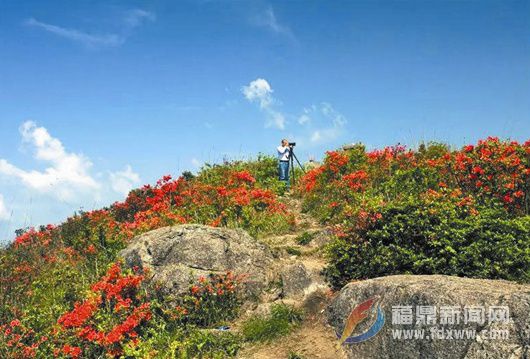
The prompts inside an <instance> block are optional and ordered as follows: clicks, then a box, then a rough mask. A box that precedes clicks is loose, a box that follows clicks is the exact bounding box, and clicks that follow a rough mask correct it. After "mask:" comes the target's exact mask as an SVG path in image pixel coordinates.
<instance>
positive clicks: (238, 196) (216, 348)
mask: <svg viewBox="0 0 530 359" xmlns="http://www.w3.org/2000/svg"><path fill="white" fill-rule="evenodd" d="M276 166H277V163H276V160H275V159H273V158H270V157H263V156H260V157H258V158H257V159H255V160H252V161H246V162H231V163H225V164H221V165H213V166H205V167H203V168H202V169H201V171H200V172H199V173H198V174H197V175H192V174H191V173H184V174H182V176H180V177H178V178H173V177H171V176H164V177H163V178H162V179H161V180H159V181H158V182H157V183H156V184H155V185H146V186H144V187H142V188H139V189H136V190H133V191H131V192H130V193H129V195H128V196H127V198H126V199H125V200H124V201H123V202H118V203H115V204H113V205H112V206H110V207H108V208H103V209H100V210H95V211H91V212H80V213H76V214H75V215H73V216H72V217H70V218H68V219H66V221H65V222H64V223H62V224H60V225H58V226H52V225H49V226H44V227H41V228H32V229H27V230H23V231H22V230H21V231H20V232H19V233H17V237H16V238H15V239H14V241H13V242H12V243H11V244H10V245H9V246H7V247H6V248H3V249H2V250H1V252H0V268H1V269H0V270H1V276H0V280H1V282H0V289H1V290H0V296H1V299H2V300H1V303H2V304H1V307H0V357H6V358H28V357H36V358H49V357H59V358H100V357H116V358H119V357H123V358H133V357H142V358H172V357H176V358H192V357H204V358H210V357H213V358H223V357H234V356H239V357H241V358H252V357H255V358H282V357H283V358H287V357H289V358H293V359H294V358H301V357H304V358H312V357H320V358H328V357H329V358H337V357H341V356H342V357H346V356H347V355H350V356H347V357H349V358H350V357H353V356H351V355H352V354H351V353H350V354H347V353H345V352H344V350H343V349H342V347H340V346H338V345H337V344H338V341H337V342H334V339H336V338H335V335H336V333H335V331H334V330H333V329H332V328H331V327H330V326H329V325H328V324H327V323H326V320H325V318H324V314H323V312H324V310H325V309H326V307H327V304H328V303H329V302H330V301H331V300H333V298H336V297H337V296H338V295H339V291H340V290H341V288H343V287H344V286H345V285H347V284H348V283H351V282H356V281H365V280H367V279H370V278H376V277H385V276H390V275H402V274H411V275H446V276H455V277H467V278H479V279H492V280H505V281H511V282H514V284H513V285H514V288H515V283H522V284H526V283H529V282H530V141H527V142H525V143H524V144H520V143H517V142H510V141H504V140H499V139H498V138H494V137H490V138H488V139H486V140H483V141H479V142H478V143H477V144H475V145H468V146H464V147H462V148H460V149H451V148H450V147H449V146H447V145H444V144H439V143H429V144H425V145H421V146H420V147H419V148H418V149H417V150H409V149H406V148H405V147H403V146H395V147H388V148H385V149H382V150H375V151H366V149H365V147H364V146H363V145H360V144H359V145H355V146H350V147H348V148H347V149H341V150H337V151H330V152H328V153H327V154H326V156H325V159H324V160H323V163H322V165H320V166H318V167H316V168H313V169H309V170H308V171H307V172H306V173H304V174H302V173H301V172H300V173H299V175H301V176H302V175H303V176H302V177H301V180H300V181H299V183H297V185H296V187H295V188H294V189H293V190H292V192H291V193H285V189H284V188H283V184H282V183H280V182H279V181H277V180H276V171H277V169H276ZM297 177H298V176H297ZM183 224H202V225H206V226H210V227H220V228H228V229H242V230H244V231H246V232H248V233H249V234H250V236H251V237H249V238H252V240H255V241H257V242H258V243H259V244H260V245H263V246H265V248H266V250H267V251H270V253H271V254H270V256H271V259H270V260H271V263H272V264H271V269H270V270H271V274H270V278H271V279H270V280H269V279H268V283H267V285H266V286H264V288H262V289H260V292H259V293H258V294H257V295H255V296H254V297H253V299H252V300H249V298H248V296H245V293H244V292H245V289H244V288H245V285H246V284H245V281H246V280H247V279H246V278H245V276H244V275H239V274H241V273H239V274H238V273H235V274H234V273H232V271H231V270H230V271H226V272H228V273H226V272H225V273H221V272H220V271H213V270H212V272H214V274H212V275H211V276H208V275H203V276H199V277H197V278H194V282H192V283H189V285H188V287H187V288H185V290H184V292H183V293H181V294H179V295H178V296H177V297H174V298H171V300H170V299H169V297H168V296H167V293H166V292H164V290H162V289H163V288H160V286H159V285H156V283H154V282H152V281H151V280H150V278H151V275H152V273H150V270H152V269H150V268H147V267H143V266H130V265H128V263H127V262H126V261H124V260H123V258H121V256H120V255H119V254H120V253H124V252H122V251H124V250H126V249H127V248H130V246H131V245H132V243H136V242H135V241H138V238H139V236H141V235H144V234H148V233H154V232H151V231H153V230H156V229H160V228H163V227H168V226H178V225H183ZM198 241H199V240H195V241H194V242H193V241H192V242H193V243H195V244H196V245H197V247H194V248H196V249H195V250H194V251H195V252H194V253H195V254H196V255H195V257H201V255H203V254H204V253H201V243H197V242H198ZM204 243H206V242H204ZM189 267H191V268H194V267H193V265H190V266H189ZM238 268H239V267H238V266H237V264H236V265H235V270H236V272H237V269H238ZM288 268H289V270H287V269H288ZM296 268H301V269H300V271H301V272H297V270H298V269H296ZM291 270H292V272H291ZM300 273H301V274H300ZM306 277H307V278H306ZM304 278H306V279H307V282H304ZM247 281H248V280H247ZM499 282H500V283H505V282H504V281H499ZM301 283H302V284H301ZM488 283H489V282H488ZM488 285H490V284H488ZM491 285H492V286H493V287H494V285H493V284H491ZM510 288H511V287H510ZM517 288H519V287H517ZM514 290H515V289H514ZM517 290H519V289H517ZM328 322H329V321H328ZM222 326H228V327H230V329H229V330H216V329H218V328H220V327H222ZM448 345H450V344H448ZM526 350H527V349H526Z"/></svg>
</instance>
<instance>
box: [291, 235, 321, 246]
mask: <svg viewBox="0 0 530 359" xmlns="http://www.w3.org/2000/svg"><path fill="white" fill-rule="evenodd" d="M315 235H316V233H314V232H313V233H311V232H304V233H302V234H301V235H299V236H298V237H296V238H295V241H296V243H298V244H299V245H301V246H306V245H308V244H309V243H311V241H312V240H313V238H315Z"/></svg>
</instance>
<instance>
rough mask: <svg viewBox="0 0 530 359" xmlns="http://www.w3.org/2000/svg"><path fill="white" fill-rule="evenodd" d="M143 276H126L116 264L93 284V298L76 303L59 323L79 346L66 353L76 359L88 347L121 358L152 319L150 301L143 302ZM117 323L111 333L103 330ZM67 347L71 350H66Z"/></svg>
mask: <svg viewBox="0 0 530 359" xmlns="http://www.w3.org/2000/svg"><path fill="white" fill-rule="evenodd" d="M143 279H144V277H143V275H137V274H128V275H124V274H123V273H122V270H121V266H120V264H119V263H115V264H113V265H112V267H111V268H110V269H109V270H108V271H107V274H106V275H105V276H103V278H101V280H100V281H98V282H97V283H95V284H94V285H92V291H91V294H90V295H89V297H88V298H87V299H86V300H85V301H83V302H82V303H76V304H75V305H74V309H73V310H72V311H70V312H68V313H65V314H63V315H62V316H61V317H60V318H59V320H58V323H59V324H60V325H61V327H62V328H63V330H64V333H65V335H67V336H69V337H70V341H77V342H78V343H79V347H69V346H65V347H63V353H64V354H67V353H66V352H65V350H67V351H68V354H69V355H71V356H72V357H74V358H75V357H78V356H79V355H81V354H82V349H81V348H83V347H90V346H88V345H87V344H89V343H91V344H92V345H97V346H100V347H103V348H105V350H106V352H107V354H109V355H118V354H119V353H121V351H122V347H123V345H124V344H126V343H127V342H128V341H131V340H133V341H134V340H135V338H136V337H137V336H138V334H137V329H138V328H139V327H141V325H142V324H143V323H146V322H147V321H149V320H150V319H151V311H150V304H149V302H143V298H142V297H141V296H140V295H139V293H138V289H139V287H140V285H141V283H142V280H143ZM109 323H114V324H113V325H112V326H110V327H108V328H107V330H102V329H101V327H102V326H105V325H107V326H108V324H109ZM65 348H67V349H65Z"/></svg>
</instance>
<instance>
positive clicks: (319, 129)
mask: <svg viewBox="0 0 530 359" xmlns="http://www.w3.org/2000/svg"><path fill="white" fill-rule="evenodd" d="M303 116H308V117H309V116H311V119H312V118H315V119H316V120H317V121H312V122H314V123H313V126H311V127H312V133H311V136H310V140H311V142H312V143H315V144H316V143H324V142H330V141H333V140H335V139H336V138H337V137H339V136H340V135H341V134H342V133H343V131H344V127H345V125H346V123H347V120H346V117H345V116H344V115H343V114H341V113H340V112H339V111H337V110H335V108H333V106H332V105H331V104H330V103H328V102H322V103H321V104H320V105H318V106H316V105H312V106H311V107H309V108H305V109H304V114H302V115H301V116H300V118H299V120H298V122H299V123H301V124H302V122H301V121H300V119H301V118H302V117H303ZM303 123H309V121H304V122H303Z"/></svg>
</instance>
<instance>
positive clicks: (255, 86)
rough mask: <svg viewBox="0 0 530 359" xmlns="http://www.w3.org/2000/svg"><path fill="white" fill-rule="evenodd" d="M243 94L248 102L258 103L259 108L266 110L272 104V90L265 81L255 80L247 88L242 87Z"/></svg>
mask: <svg viewBox="0 0 530 359" xmlns="http://www.w3.org/2000/svg"><path fill="white" fill-rule="evenodd" d="M242 91H243V94H244V95H245V97H246V99H247V100H249V101H251V102H252V101H258V102H259V105H260V107H261V108H266V107H268V106H270V104H271V103H272V92H273V91H272V88H271V85H270V84H269V83H268V82H267V80H265V79H261V78H257V79H256V80H254V81H251V82H250V83H249V84H248V85H247V86H243V89H242Z"/></svg>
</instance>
